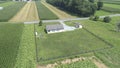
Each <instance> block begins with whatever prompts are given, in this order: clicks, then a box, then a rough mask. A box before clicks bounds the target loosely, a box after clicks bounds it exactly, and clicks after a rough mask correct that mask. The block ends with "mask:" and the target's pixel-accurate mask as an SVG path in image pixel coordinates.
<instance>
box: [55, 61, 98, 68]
mask: <svg viewBox="0 0 120 68" xmlns="http://www.w3.org/2000/svg"><path fill="white" fill-rule="evenodd" d="M55 68H98V67H97V66H96V65H95V64H94V63H93V62H91V61H90V60H84V61H79V62H75V63H70V64H61V65H58V66H56V67H55Z"/></svg>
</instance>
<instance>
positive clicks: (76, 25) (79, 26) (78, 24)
mask: <svg viewBox="0 0 120 68" xmlns="http://www.w3.org/2000/svg"><path fill="white" fill-rule="evenodd" d="M75 28H83V26H82V25H81V24H80V23H75Z"/></svg>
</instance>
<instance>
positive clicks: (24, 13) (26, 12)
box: [9, 2, 39, 22]
mask: <svg viewBox="0 0 120 68" xmlns="http://www.w3.org/2000/svg"><path fill="white" fill-rule="evenodd" d="M37 20H39V17H38V12H37V8H36V4H35V2H28V3H27V4H26V5H25V6H24V7H23V8H22V9H21V11H19V12H18V13H17V14H16V15H15V16H14V17H13V18H12V19H11V20H9V21H10V22H27V21H37Z"/></svg>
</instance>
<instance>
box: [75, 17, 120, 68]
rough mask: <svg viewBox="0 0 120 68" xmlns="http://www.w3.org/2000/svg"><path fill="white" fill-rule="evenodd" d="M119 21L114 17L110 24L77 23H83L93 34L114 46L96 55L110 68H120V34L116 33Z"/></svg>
mask: <svg viewBox="0 0 120 68" xmlns="http://www.w3.org/2000/svg"><path fill="white" fill-rule="evenodd" d="M119 19H120V18H119V17H114V18H112V21H111V22H110V23H104V22H102V21H97V22H95V21H90V20H86V21H77V22H81V23H82V24H83V26H84V27H86V28H87V29H88V30H89V31H91V32H92V33H94V34H96V35H97V36H99V37H101V38H103V39H105V40H106V41H108V42H110V43H111V44H113V45H114V47H113V48H111V49H107V50H104V51H100V52H96V53H95V55H96V56H97V57H98V58H100V59H101V60H102V61H103V62H104V63H105V64H106V65H107V66H109V67H110V68H119V66H120V65H119V64H120V59H119V56H120V53H119V52H120V46H119V45H120V42H119V41H120V32H116V23H117V22H118V21H119Z"/></svg>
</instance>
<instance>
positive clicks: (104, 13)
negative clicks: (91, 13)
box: [95, 10, 112, 16]
mask: <svg viewBox="0 0 120 68" xmlns="http://www.w3.org/2000/svg"><path fill="white" fill-rule="evenodd" d="M110 14H112V13H110V12H106V11H103V10H100V11H96V13H95V16H104V15H110Z"/></svg>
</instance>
